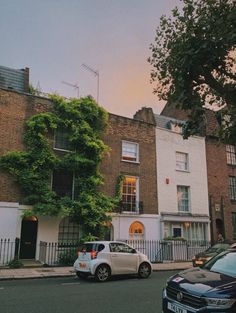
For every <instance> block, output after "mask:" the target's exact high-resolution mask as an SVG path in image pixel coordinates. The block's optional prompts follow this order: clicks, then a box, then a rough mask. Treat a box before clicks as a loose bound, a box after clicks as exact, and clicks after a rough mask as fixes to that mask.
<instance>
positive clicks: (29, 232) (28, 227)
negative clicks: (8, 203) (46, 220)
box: [20, 216, 38, 259]
mask: <svg viewBox="0 0 236 313" xmlns="http://www.w3.org/2000/svg"><path fill="white" fill-rule="evenodd" d="M37 232H38V219H37V218H36V217H35V216H31V217H25V218H23V220H22V223H21V237H20V238H21V241H20V259H35V253H36V241H37Z"/></svg>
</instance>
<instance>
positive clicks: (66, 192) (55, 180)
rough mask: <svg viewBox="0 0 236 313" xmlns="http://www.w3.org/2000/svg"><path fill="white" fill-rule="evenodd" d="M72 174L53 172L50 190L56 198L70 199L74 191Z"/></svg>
mask: <svg viewBox="0 0 236 313" xmlns="http://www.w3.org/2000/svg"><path fill="white" fill-rule="evenodd" d="M73 176H74V175H73V173H72V172H68V171H54V172H53V177H52V190H53V191H54V192H55V193H56V194H57V196H58V197H65V196H67V197H70V198H72V195H73V189H74V182H73V181H74V179H73Z"/></svg>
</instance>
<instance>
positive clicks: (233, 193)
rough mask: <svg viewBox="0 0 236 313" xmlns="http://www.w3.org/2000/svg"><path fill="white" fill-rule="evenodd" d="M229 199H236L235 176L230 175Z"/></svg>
mask: <svg viewBox="0 0 236 313" xmlns="http://www.w3.org/2000/svg"><path fill="white" fill-rule="evenodd" d="M229 189H230V199H231V200H236V177H235V176H231V177H230V178H229Z"/></svg>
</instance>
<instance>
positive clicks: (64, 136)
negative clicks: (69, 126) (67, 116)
mask: <svg viewBox="0 0 236 313" xmlns="http://www.w3.org/2000/svg"><path fill="white" fill-rule="evenodd" d="M54 149H58V150H64V151H71V150H72V146H71V143H70V141H69V135H68V132H67V130H66V129H64V128H57V129H56V130H55V135H54Z"/></svg>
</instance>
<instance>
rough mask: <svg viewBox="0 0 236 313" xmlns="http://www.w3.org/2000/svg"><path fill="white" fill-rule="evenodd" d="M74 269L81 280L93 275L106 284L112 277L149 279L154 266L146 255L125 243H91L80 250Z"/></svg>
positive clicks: (87, 243) (86, 243)
mask: <svg viewBox="0 0 236 313" xmlns="http://www.w3.org/2000/svg"><path fill="white" fill-rule="evenodd" d="M74 269H75V271H76V274H77V276H78V277H80V278H86V277H88V276H90V275H92V276H95V278H96V280H97V281H100V282H104V281H107V280H108V279H109V278H110V277H111V276H112V275H123V274H138V276H139V277H140V278H147V277H149V276H150V274H151V272H152V264H151V263H150V261H149V260H148V258H147V256H146V255H144V254H142V253H140V252H139V251H137V250H136V249H134V248H132V247H131V246H129V245H127V244H125V243H123V242H118V241H91V242H85V243H84V244H83V245H82V247H80V248H79V251H78V259H77V260H76V261H75V263H74Z"/></svg>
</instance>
